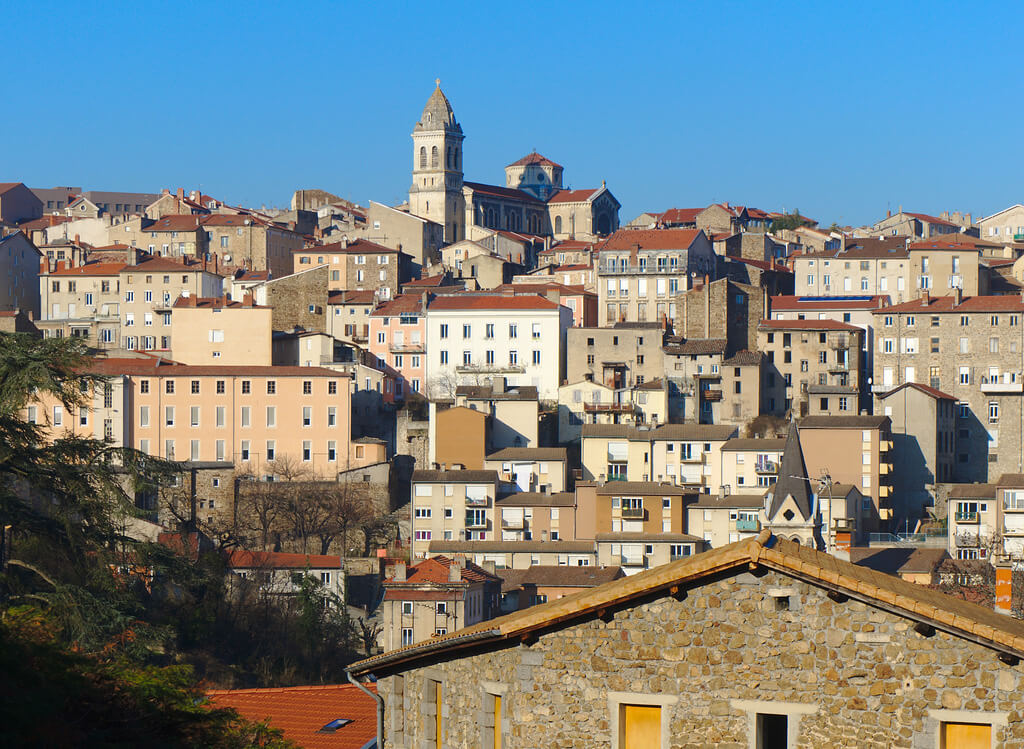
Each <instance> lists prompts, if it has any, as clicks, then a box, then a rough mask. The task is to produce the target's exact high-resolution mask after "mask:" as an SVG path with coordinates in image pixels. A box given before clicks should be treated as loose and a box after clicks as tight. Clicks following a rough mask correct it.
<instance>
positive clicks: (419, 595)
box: [384, 588, 452, 601]
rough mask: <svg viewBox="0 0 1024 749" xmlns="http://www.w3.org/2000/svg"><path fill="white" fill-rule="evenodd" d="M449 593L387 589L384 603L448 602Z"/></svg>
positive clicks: (450, 596) (445, 591) (443, 591)
mask: <svg viewBox="0 0 1024 749" xmlns="http://www.w3.org/2000/svg"><path fill="white" fill-rule="evenodd" d="M451 598H452V594H451V591H447V590H406V589H402V588H388V589H387V590H386V591H385V592H384V600H385V601H450V600H451Z"/></svg>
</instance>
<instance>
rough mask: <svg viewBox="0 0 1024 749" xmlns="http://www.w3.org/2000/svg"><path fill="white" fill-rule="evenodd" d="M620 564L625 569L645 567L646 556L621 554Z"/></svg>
mask: <svg viewBox="0 0 1024 749" xmlns="http://www.w3.org/2000/svg"><path fill="white" fill-rule="evenodd" d="M619 564H621V565H622V566H623V567H643V566H644V555H643V554H620V555H619Z"/></svg>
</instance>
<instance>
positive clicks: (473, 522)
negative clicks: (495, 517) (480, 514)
mask: <svg viewBox="0 0 1024 749" xmlns="http://www.w3.org/2000/svg"><path fill="white" fill-rule="evenodd" d="M466 527H467V528H486V527H487V518H486V517H484V518H471V517H467V518H466Z"/></svg>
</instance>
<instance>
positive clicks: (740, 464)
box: [720, 437, 786, 495]
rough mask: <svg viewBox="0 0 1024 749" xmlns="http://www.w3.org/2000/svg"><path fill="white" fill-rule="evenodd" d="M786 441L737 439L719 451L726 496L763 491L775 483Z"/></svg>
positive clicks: (730, 441) (722, 485) (779, 439)
mask: <svg viewBox="0 0 1024 749" xmlns="http://www.w3.org/2000/svg"><path fill="white" fill-rule="evenodd" d="M785 446H786V440H785V439H781V438H774V437H773V438H767V439H754V438H744V437H736V438H734V439H731V440H729V441H728V442H726V443H725V444H724V445H722V449H721V452H720V456H721V460H722V471H721V472H722V484H721V490H722V491H724V493H725V494H726V495H729V494H744V493H746V492H762V493H763V492H764V491H765V490H767V489H768V487H770V486H771V485H772V484H774V483H775V480H776V478H777V477H778V474H779V462H780V461H781V460H782V451H783V449H784V448H785Z"/></svg>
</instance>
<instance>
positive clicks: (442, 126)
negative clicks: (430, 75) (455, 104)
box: [416, 78, 462, 133]
mask: <svg viewBox="0 0 1024 749" xmlns="http://www.w3.org/2000/svg"><path fill="white" fill-rule="evenodd" d="M416 130H457V131H458V132H460V133H461V132H462V126H461V125H459V123H458V122H456V121H455V112H453V111H452V105H451V104H450V103H449V102H448V97H447V96H445V95H444V92H443V91H442V90H441V79H440V78H438V79H437V88H435V89H434V93H432V94H431V95H430V98H429V99H427V105H426V106H425V107H423V114H422V115H420V121H419V122H417V123H416Z"/></svg>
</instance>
